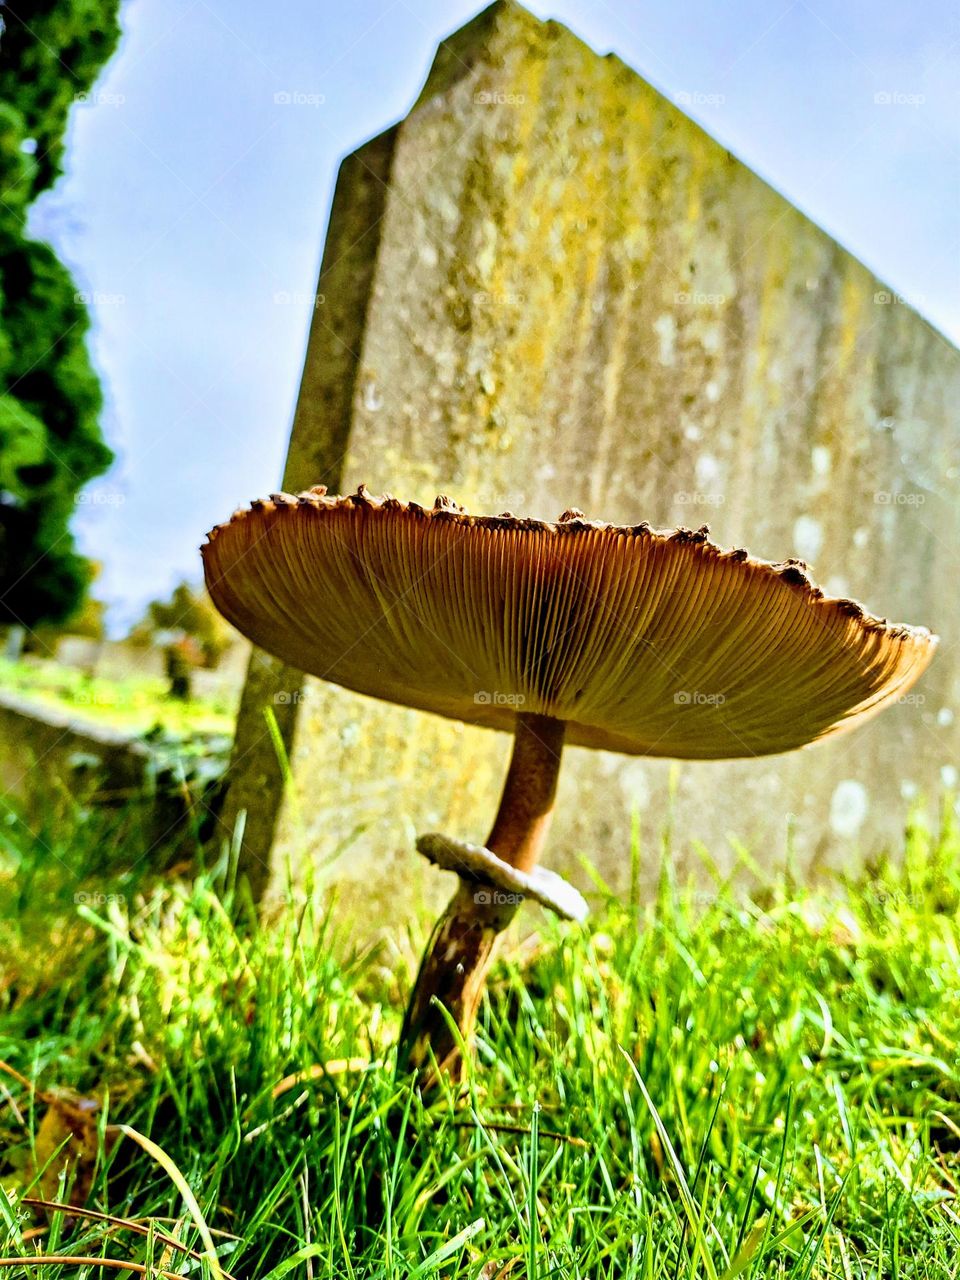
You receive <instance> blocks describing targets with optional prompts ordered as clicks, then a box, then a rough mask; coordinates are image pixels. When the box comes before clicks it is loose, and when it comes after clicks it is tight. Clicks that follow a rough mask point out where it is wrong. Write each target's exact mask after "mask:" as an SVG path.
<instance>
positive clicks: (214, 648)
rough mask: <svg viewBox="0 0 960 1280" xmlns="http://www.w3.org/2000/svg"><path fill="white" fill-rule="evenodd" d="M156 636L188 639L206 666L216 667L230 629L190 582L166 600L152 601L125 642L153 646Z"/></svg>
mask: <svg viewBox="0 0 960 1280" xmlns="http://www.w3.org/2000/svg"><path fill="white" fill-rule="evenodd" d="M158 634H166V635H167V637H170V636H172V635H176V634H181V635H183V636H187V637H189V639H190V640H191V641H193V642H194V644H195V647H196V650H197V653H198V656H199V660H200V662H201V664H202V665H203V666H205V667H215V666H216V665H217V663H218V662H219V660H220V658H221V657H222V655H223V653H224V652H225V650H226V649H228V648H229V646H230V641H231V632H230V628H229V627H228V626H227V624H226V623H225V622H224V620H223V618H222V617H221V616H220V614H219V613H218V612H217V610H216V609H215V608H214V606H213V602H212V601H211V599H210V597H209V596H208V595H207V593H206V591H205V590H204V588H203V587H202V586H201V587H194V586H191V585H190V583H189V582H181V583H179V584H178V585H177V586H176V587H175V588H174V590H173V592H172V593H171V595H170V598H169V600H153V601H151V603H150V604H148V605H147V611H146V613H145V614H144V616H143V618H142V619H141V620H140V621H139V622H138V623H137V624H136V626H135V627H134V628H133V629H132V631H131V632H130V635H129V637H128V639H130V640H132V641H133V642H134V643H135V644H144V645H146V644H154V643H155V642H156V637H157V635H158ZM168 643H169V639H168Z"/></svg>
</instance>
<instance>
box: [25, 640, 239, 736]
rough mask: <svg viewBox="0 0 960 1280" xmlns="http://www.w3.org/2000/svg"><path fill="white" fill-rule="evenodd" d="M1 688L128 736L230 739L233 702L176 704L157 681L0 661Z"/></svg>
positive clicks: (229, 699) (230, 699)
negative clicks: (157, 732)
mask: <svg viewBox="0 0 960 1280" xmlns="http://www.w3.org/2000/svg"><path fill="white" fill-rule="evenodd" d="M0 688H3V689H5V690H7V691H8V692H11V693H16V694H18V695H19V696H20V697H23V698H27V699H29V700H30V701H31V702H36V703H38V704H39V705H40V706H44V707H49V708H51V709H52V710H54V711H61V712H66V713H67V714H69V715H70V716H72V717H74V718H75V719H78V720H89V721H90V722H92V723H93V724H98V725H104V726H106V727H108V728H111V729H117V730H119V731H121V732H125V733H130V734H143V733H147V732H148V731H149V730H151V729H154V727H155V726H159V727H160V728H161V729H163V730H165V731H166V732H167V733H170V734H173V735H175V736H178V737H187V736H189V735H191V734H231V735H232V733H233V725H234V713H235V710H236V708H235V705H234V703H235V701H236V699H235V698H234V697H231V696H229V695H227V694H222V695H218V696H217V697H214V698H196V699H194V700H193V701H191V702H177V701H174V700H173V699H171V698H169V697H168V696H167V682H166V681H165V680H161V679H160V678H159V677H157V676H147V675H129V676H125V677H124V678H123V679H117V680H114V679H107V678H105V677H101V676H88V675H85V674H84V672H82V671H79V670H77V669H76V668H74V667H63V666H60V665H59V664H57V663H54V662H31V661H20V662H9V661H7V660H6V659H3V658H0Z"/></svg>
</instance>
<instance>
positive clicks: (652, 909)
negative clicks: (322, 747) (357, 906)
mask: <svg viewBox="0 0 960 1280" xmlns="http://www.w3.org/2000/svg"><path fill="white" fill-rule="evenodd" d="M45 840H46V843H47V844H48V845H49V844H51V840H50V837H49V835H47V836H45ZM124 854H125V851H124V850H114V849H112V848H111V846H110V838H109V834H107V833H105V832H104V831H103V829H101V828H100V827H99V826H98V825H97V824H96V823H95V821H94V820H93V819H92V818H88V819H86V820H85V822H79V823H78V827H77V830H76V831H74V832H72V833H71V834H70V837H69V839H68V838H65V837H63V836H61V838H60V840H59V843H55V844H53V845H52V848H49V849H46V850H45V849H44V848H42V847H41V846H40V845H39V844H36V843H35V842H33V841H32V840H31V839H30V838H29V837H27V836H25V835H24V834H23V832H22V828H21V827H20V826H19V825H18V823H17V822H16V820H15V819H13V818H12V817H11V818H10V819H9V820H8V822H7V823H6V825H5V826H3V827H0V868H2V870H0V954H2V960H3V975H4V976H3V981H2V985H0V1057H2V1058H3V1059H4V1060H5V1061H6V1063H8V1064H9V1065H10V1066H11V1067H12V1068H14V1069H15V1070H16V1071H18V1072H19V1073H20V1074H21V1075H22V1076H23V1077H25V1078H26V1079H27V1080H29V1081H30V1082H32V1083H33V1085H34V1086H35V1089H36V1090H40V1091H43V1095H44V1096H43V1097H41V1095H40V1093H39V1092H35V1090H34V1089H31V1088H30V1087H28V1086H27V1085H26V1084H24V1083H22V1082H18V1081H17V1080H16V1079H15V1078H14V1077H12V1076H10V1075H0V1081H2V1083H3V1089H4V1092H0V1142H2V1145H3V1147H4V1148H5V1155H4V1157H3V1160H4V1163H3V1166H2V1182H3V1186H4V1187H6V1188H7V1197H6V1198H4V1197H3V1196H0V1236H2V1237H3V1239H2V1240H0V1256H2V1257H3V1258H11V1257H12V1258H22V1257H24V1256H29V1255H30V1254H32V1253H40V1254H43V1255H71V1256H81V1257H95V1258H99V1257H108V1258H113V1259H120V1260H127V1261H132V1262H138V1263H140V1264H143V1265H146V1266H148V1267H151V1266H153V1267H157V1266H162V1268H163V1269H166V1270H167V1271H168V1272H170V1273H172V1274H179V1275H193V1276H207V1275H214V1274H216V1272H215V1268H214V1267H213V1266H212V1265H211V1264H210V1262H209V1260H203V1261H196V1260H192V1259H191V1258H190V1257H189V1256H188V1255H187V1254H185V1253H183V1252H182V1250H181V1249H177V1248H174V1247H172V1246H169V1245H167V1244H165V1243H164V1241H163V1240H162V1239H161V1237H160V1235H159V1234H158V1233H159V1232H161V1231H166V1232H169V1233H172V1235H173V1236H175V1237H176V1240H177V1241H178V1242H179V1243H180V1244H181V1245H182V1246H187V1247H189V1248H191V1249H193V1250H195V1251H196V1252H198V1253H201V1254H202V1253H203V1251H204V1250H205V1248H207V1247H208V1246H209V1244H210V1243H211V1242H212V1243H213V1244H214V1246H215V1247H216V1249H217V1252H218V1255H219V1263H220V1265H221V1266H222V1267H223V1268H224V1269H226V1271H228V1272H230V1273H231V1274H232V1275H234V1276H237V1277H241V1276H242V1277H267V1276H271V1277H274V1278H276V1280H278V1278H279V1277H280V1276H284V1275H287V1276H293V1277H316V1278H318V1280H319V1278H320V1277H337V1278H338V1280H339V1278H340V1277H343V1278H344V1280H371V1278H373V1277H388V1276H389V1277H417V1278H421V1277H422V1278H425V1277H445V1278H452V1277H458V1276H462V1277H471V1278H476V1277H483V1280H494V1278H495V1277H498V1276H499V1277H504V1278H505V1277H507V1276H509V1277H511V1278H512V1280H521V1278H524V1280H533V1277H538V1278H539V1280H546V1278H547V1277H556V1278H557V1280H574V1278H577V1280H588V1278H589V1280H596V1278H598V1277H613V1276H617V1277H621V1276H622V1277H636V1278H637V1280H641V1278H647V1277H649V1278H653V1277H657V1278H661V1277H662V1278H663V1280H667V1278H669V1280H689V1278H690V1277H704V1278H706V1280H713V1278H714V1277H716V1278H717V1280H720V1278H721V1277H723V1278H725V1280H732V1278H733V1277H735V1276H744V1277H754V1278H755V1280H756V1278H759V1277H779V1276H783V1277H791V1278H800V1277H818V1278H826V1277H837V1278H838V1280H841V1278H843V1280H849V1278H850V1277H857V1278H858V1280H860V1278H862V1277H888V1276H889V1277H902V1278H906V1277H931V1278H932V1277H938V1278H939V1277H947V1276H952V1275H956V1274H957V1273H958V1268H960V1218H958V1211H957V1207H956V1203H955V1199H954V1192H955V1185H956V1179H957V1176H958V1172H960V1158H958V1150H960V1058H958V1044H960V924H958V919H960V918H958V905H960V858H958V854H960V841H958V836H957V833H956V831H955V829H954V827H953V824H952V822H948V823H947V824H946V825H945V827H944V829H943V830H942V831H941V832H940V833H938V834H937V835H931V834H929V833H927V832H926V831H924V830H923V829H921V828H918V827H915V828H912V829H911V830H910V831H908V833H907V836H906V842H905V850H904V851H903V852H902V857H901V859H899V860H898V861H899V862H900V864H901V866H900V869H896V868H895V867H893V866H882V867H879V868H877V869H876V870H875V872H874V874H873V875H872V876H871V877H870V879H869V880H868V881H864V882H863V883H860V884H854V885H849V886H846V887H844V886H839V885H837V886H833V887H831V888H830V889H829V891H824V892H821V893H819V894H815V893H812V892H804V891H801V890H800V889H798V888H796V887H794V886H791V885H790V884H789V883H787V882H786V881H784V880H780V881H777V882H776V883H771V884H769V885H767V886H762V887H758V889H757V891H756V892H755V894H754V900H753V901H752V902H743V901H741V900H739V899H738V898H737V897H736V896H734V895H733V894H732V893H731V892H729V891H728V890H727V889H726V888H725V887H724V886H723V885H719V886H717V892H716V896H715V897H707V896H706V895H704V894H703V893H702V892H700V893H698V892H696V891H694V890H693V889H691V888H687V887H685V886H683V885H677V884H674V883H672V882H671V880H670V878H669V876H668V875H664V877H663V880H662V886H661V891H660V893H659V895H658V898H657V900H656V901H655V902H653V903H650V904H647V905H643V906H641V907H637V906H630V905H629V904H626V903H623V902H620V901H617V900H615V899H613V898H610V897H609V896H607V895H605V894H603V893H602V892H601V891H598V892H597V893H596V894H595V895H594V902H593V906H594V916H593V920H592V924H591V926H590V928H589V929H587V930H583V929H580V928H578V927H575V926H565V927H561V926H559V925H555V924H553V923H552V922H550V921H547V920H545V919H543V918H542V917H540V916H538V915H536V914H535V913H534V911H533V909H528V911H527V916H526V919H527V921H528V922H530V921H536V923H537V925H538V927H539V929H540V933H539V938H538V940H537V942H536V943H535V944H534V945H532V946H527V947H525V948H522V949H520V950H519V951H516V950H515V951H514V952H512V953H510V954H507V955H506V956H505V958H504V959H503V960H502V961H501V962H500V963H499V965H498V966H497V967H496V968H495V971H494V973H493V976H492V981H491V986H490V995H489V999H488V1001H487V1003H486V1004H485V1007H484V1010H483V1014H482V1020H481V1027H480V1035H479V1053H478V1063H477V1067H476V1070H475V1071H474V1073H473V1075H472V1077H471V1079H470V1081H469V1086H468V1087H467V1088H466V1089H465V1090H464V1092H463V1093H462V1094H461V1095H459V1096H454V1095H453V1094H450V1093H447V1094H445V1095H444V1096H442V1097H440V1098H439V1099H436V1100H434V1101H433V1102H432V1103H431V1104H430V1105H429V1106H426V1105H424V1103H423V1102H422V1100H421V1099H420V1097H419V1095H418V1093H417V1091H416V1089H415V1088H411V1087H410V1085H409V1084H408V1083H406V1082H397V1081H395V1079H394V1074H393V1054H394V1042H395V1037H396V1034H397V1031H398V1028H399V1022H400V1014H401V1009H402V1001H403V998H404V996H405V994H406V992H407V991H408V989H409V984H410V980H411V971H410V968H409V967H404V966H401V968H400V971H399V972H398V971H397V970H396V966H395V963H394V959H393V957H394V956H395V954H396V949H395V948H394V949H389V950H388V949H387V948H384V949H382V950H379V951H378V950H368V951H363V952H359V953H356V952H352V951H351V948H350V945H349V937H350V934H349V928H348V924H347V923H346V922H344V923H343V924H341V925H339V926H337V925H334V924H333V923H332V922H331V921H330V920H329V919H327V918H325V917H324V915H323V913H322V911H321V909H320V908H319V907H318V906H316V905H314V904H313V903H312V902H311V901H309V900H301V901H298V902H297V903H295V904H291V905H290V906H289V907H287V908H285V909H284V910H283V911H282V912H281V913H280V914H279V916H278V918H277V919H275V920H274V921H272V922H271V923H270V925H269V926H266V927H264V928H262V929H261V930H259V931H253V932H251V931H250V930H249V929H248V928H246V927H245V924H247V923H249V916H248V914H247V910H246V907H245V905H244V902H243V895H242V893H240V894H238V893H235V892H234V890H233V887H232V885H231V877H230V874H229V870H228V869H227V867H226V866H221V867H218V868H212V869H210V870H209V871H206V872H204V873H203V874H200V875H197V876H196V877H195V878H191V879H181V880H173V879H168V880H166V881H162V882H157V881H153V882H150V881H149V880H147V879H146V878H145V876H144V875H143V873H142V872H139V871H136V870H133V871H126V872H124V871H122V870H120V871H114V872H112V873H107V872H106V871H105V870H104V867H105V866H108V865H110V864H111V863H113V864H114V865H121V864H122V862H123V858H124ZM127 856H128V858H129V856H130V855H129V851H127ZM411 856H412V855H411ZM649 856H653V857H655V856H657V855H656V854H655V853H652V854H650V855H649ZM427 923H428V922H427V921H419V922H417V930H418V932H417V936H416V941H417V942H418V943H419V942H420V941H422V939H423V937H424V936H425V930H426V926H427ZM398 927H399V926H398ZM395 941H398V942H402V941H403V940H402V939H401V938H397V939H396V940H395ZM351 1059H356V1060H358V1061H354V1062H350V1061H349V1060H351ZM338 1060H339V1061H338ZM344 1060H348V1061H346V1062H344ZM323 1063H330V1064H333V1069H332V1072H331V1073H330V1074H328V1075H326V1076H323V1075H321V1074H319V1073H318V1071H317V1067H318V1064H323ZM297 1073H303V1076H302V1078H301V1079H299V1080H297V1081H295V1082H292V1081H291V1077H293V1076H296V1075H297ZM55 1088H56V1089H61V1090H63V1089H72V1090H75V1091H76V1093H77V1095H78V1096H80V1097H83V1098H88V1099H96V1100H98V1101H99V1103H100V1105H101V1111H100V1113H99V1116H98V1117H97V1120H96V1124H97V1126H99V1132H98V1134H97V1133H96V1132H94V1129H93V1126H92V1125H91V1126H89V1127H90V1134H89V1135H88V1137H90V1141H91V1147H92V1149H96V1150H97V1155H96V1159H95V1161H94V1160H87V1161H86V1162H83V1161H81V1162H80V1166H79V1168H78V1166H77V1164H76V1163H75V1164H74V1165H73V1166H71V1168H72V1170H73V1172H70V1171H67V1172H65V1173H64V1172H59V1171H61V1170H62V1167H63V1162H62V1158H61V1157H60V1156H58V1155H57V1154H56V1147H57V1142H58V1141H62V1139H61V1138H59V1137H58V1134H57V1133H54V1136H53V1140H52V1142H51V1138H50V1120H49V1117H48V1119H47V1126H46V1128H44V1129H42V1128H41V1126H42V1125H43V1121H44V1116H45V1114H46V1113H47V1112H48V1111H49V1110H50V1109H51V1104H50V1102H49V1096H50V1094H51V1091H52V1090H54V1089H55ZM45 1098H46V1099H47V1100H46V1101H45V1100H44V1099H45ZM58 1105H59V1106H61V1107H62V1104H54V1105H53V1111H54V1113H55V1114H56V1113H57V1106H58ZM115 1125H124V1126H128V1127H129V1129H131V1130H133V1131H135V1132H136V1133H137V1134H139V1135H144V1137H146V1138H149V1139H150V1141H151V1142H152V1143H153V1144H155V1145H154V1146H152V1147H145V1146H144V1145H143V1144H142V1143H141V1141H139V1140H138V1139H136V1138H135V1137H133V1136H130V1134H129V1132H126V1133H123V1134H119V1132H118V1131H117V1130H115V1129H114V1128H112V1127H111V1126H115ZM38 1138H39V1140H38ZM38 1148H39V1150H38ZM45 1159H46V1161H47V1165H46V1172H45V1173H44V1174H43V1177H42V1180H41V1177H40V1175H41V1171H40V1170H38V1168H37V1165H38V1163H40V1164H42V1163H43V1161H44V1160H45ZM58 1172H59V1180H58ZM74 1176H76V1177H80V1178H86V1179H87V1181H88V1183H89V1190H88V1194H87V1197H86V1204H87V1206H88V1207H89V1208H91V1209H94V1210H99V1211H101V1212H104V1213H107V1214H110V1215H114V1217H115V1218H116V1219H126V1220H132V1219H136V1220H137V1222H138V1223H139V1224H140V1225H141V1228H142V1229H144V1228H145V1229H146V1234H145V1235H144V1234H134V1232H133V1231H132V1230H131V1229H129V1228H127V1227H122V1226H118V1225H117V1224H116V1223H115V1222H114V1223H111V1222H104V1221H98V1220H96V1219H90V1218H78V1217H72V1218H71V1217H69V1216H67V1215H65V1214H63V1213H57V1212H53V1213H45V1212H42V1211H38V1210H35V1209H32V1208H30V1207H29V1206H27V1205H24V1204H23V1202H22V1199H23V1197H24V1196H25V1195H27V1196H30V1195H32V1196H37V1195H38V1194H39V1193H38V1190H37V1188H38V1185H42V1186H43V1187H44V1188H45V1189H46V1194H47V1198H50V1199H56V1200H61V1201H62V1200H66V1199H69V1197H70V1191H71V1188H70V1180H71V1178H72V1177H74ZM191 1197H192V1199H191ZM221 1233H222V1234H221ZM2 1274H11V1275H24V1276H31V1277H41V1278H42V1280H52V1277H65V1276H76V1275H86V1276H96V1275H108V1274H121V1273H120V1272H107V1271H101V1270H99V1269H98V1268H96V1267H90V1268H88V1269H87V1270H85V1271H84V1270H83V1269H82V1268H80V1267H78V1266H77V1265H76V1264H69V1265H68V1264H59V1263H49V1264H43V1265H33V1264H31V1265H30V1266H27V1265H26V1264H25V1263H22V1262H21V1263H18V1264H17V1265H16V1268H15V1269H14V1270H12V1271H10V1272H3V1273H2ZM153 1274H159V1272H157V1271H154V1273H153Z"/></svg>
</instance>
